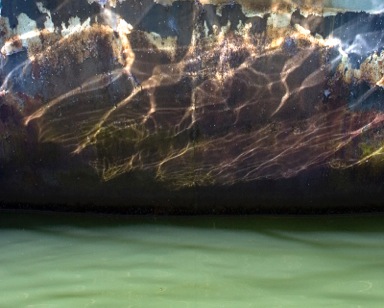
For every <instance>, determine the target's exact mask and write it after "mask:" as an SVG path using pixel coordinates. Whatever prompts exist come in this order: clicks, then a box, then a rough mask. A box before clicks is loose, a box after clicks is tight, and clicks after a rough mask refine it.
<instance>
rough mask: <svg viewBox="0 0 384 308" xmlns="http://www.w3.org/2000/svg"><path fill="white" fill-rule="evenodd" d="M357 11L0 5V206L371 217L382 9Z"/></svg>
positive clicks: (272, 6)
mask: <svg viewBox="0 0 384 308" xmlns="http://www.w3.org/2000/svg"><path fill="white" fill-rule="evenodd" d="M359 3H360V2H356V3H355V2H351V3H349V7H350V9H348V7H345V5H344V3H343V2H342V1H324V2H321V1H239V2H234V1H197V0H195V1H160V0H159V1H153V0H143V1H139V0H137V1H90V0H89V1H86V0H83V1H33V0H27V1H25V0H16V1H11V0H9V1H4V0H3V1H2V2H1V4H2V8H1V20H0V32H1V39H0V45H1V54H2V58H1V73H0V80H1V88H0V93H1V97H0V132H1V135H0V162H1V165H0V171H1V175H0V184H1V187H2V193H1V197H0V201H1V200H3V202H4V204H5V205H4V206H11V205H12V206H13V205H15V204H16V203H18V202H21V203H23V204H27V203H28V204H34V205H33V206H32V207H36V206H37V204H40V205H41V204H46V205H49V204H54V203H55V204H59V203H61V204H64V205H68V206H70V204H79V205H81V206H85V205H86V204H93V205H101V204H103V203H106V204H110V205H119V206H123V207H124V206H126V207H127V208H130V209H132V208H133V207H137V206H142V207H145V206H149V207H150V208H153V207H156V208H157V207H161V208H162V209H165V210H166V211H170V212H173V211H175V210H177V209H180V208H183V206H186V208H185V209H183V211H184V210H187V209H189V210H191V211H193V210H196V211H202V210H203V209H206V207H210V206H211V205H212V203H215V204H221V205H220V209H221V210H220V211H227V210H229V209H230V210H235V211H236V210H239V211H241V210H242V209H245V210H244V211H258V210H271V209H272V210H274V209H277V210H284V211H288V210H292V211H296V210H297V209H300V210H303V209H305V210H308V209H309V208H310V209H313V210H314V211H316V210H319V209H323V208H332V209H335V208H339V207H341V208H350V207H354V206H355V207H356V208H359V209H361V208H363V209H364V208H366V209H368V208H370V207H372V206H374V208H375V209H376V208H380V206H381V199H382V196H383V195H382V194H383V188H384V187H383V184H382V180H383V176H382V170H383V168H382V161H381V157H382V154H383V138H384V135H383V134H384V132H383V129H382V123H383V121H384V115H383V113H382V111H383V105H382V99H383V98H384V92H383V84H384V69H383V60H384V59H383V58H384V53H383V48H382V46H383V45H384V44H383V40H384V32H383V28H384V15H383V14H381V11H380V10H381V7H380V5H379V4H377V3H375V1H371V2H368V3H365V7H362V6H361V3H360V4H359ZM361 9H364V10H365V11H364V12H361V11H359V10H361ZM351 202H354V203H353V204H352V203H351ZM209 203H211V204H209ZM308 207H309V208H308Z"/></svg>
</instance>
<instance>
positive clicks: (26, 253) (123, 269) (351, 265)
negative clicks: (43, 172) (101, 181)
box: [0, 212, 384, 307]
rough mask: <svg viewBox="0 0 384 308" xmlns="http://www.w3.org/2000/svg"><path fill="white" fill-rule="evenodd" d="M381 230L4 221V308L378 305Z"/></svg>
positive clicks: (184, 220) (193, 221) (174, 221)
mask: <svg viewBox="0 0 384 308" xmlns="http://www.w3.org/2000/svg"><path fill="white" fill-rule="evenodd" d="M383 221H384V219H383V217H382V216H373V215H372V216H359V217H353V216H337V217H329V216H328V217H257V216H253V217H116V216H91V215H72V214H71V215H68V214H65V215H64V214H47V213H46V214H32V213H9V212H0V246H1V253H0V264H1V266H0V277H1V280H0V307H311V306H312V307H324V306H331V307H380V306H381V304H382V303H383V301H384V291H383V290H384V224H383Z"/></svg>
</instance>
